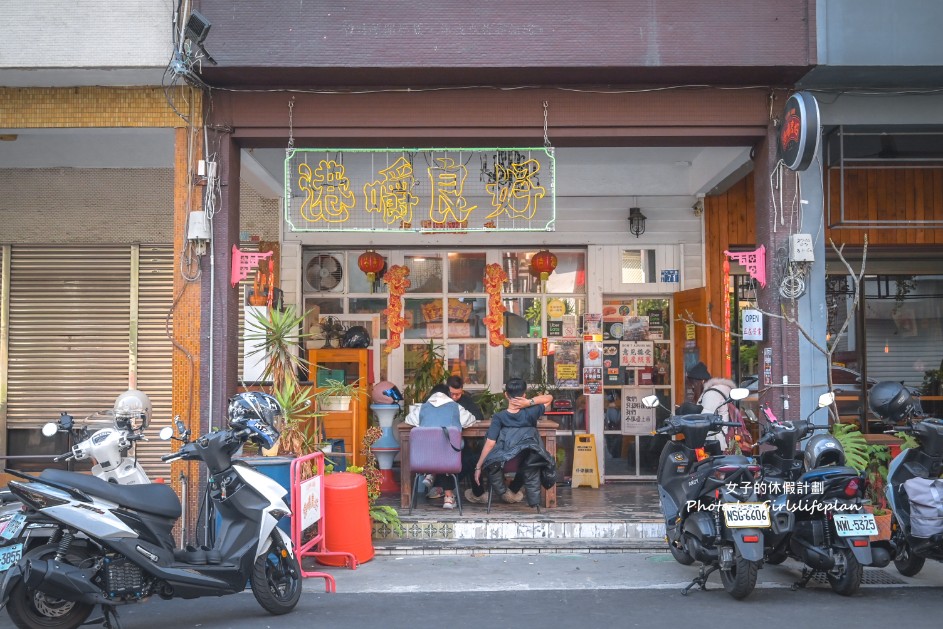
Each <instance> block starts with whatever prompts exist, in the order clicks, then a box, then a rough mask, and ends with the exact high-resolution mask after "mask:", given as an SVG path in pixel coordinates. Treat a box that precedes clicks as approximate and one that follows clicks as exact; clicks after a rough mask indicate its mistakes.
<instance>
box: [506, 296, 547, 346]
mask: <svg viewBox="0 0 943 629" xmlns="http://www.w3.org/2000/svg"><path fill="white" fill-rule="evenodd" d="M504 307H505V308H507V312H505V313H504V336H506V337H507V338H509V339H523V338H528V337H530V338H540V330H541V327H540V321H541V306H540V298H539V297H512V298H510V299H505V300H504Z"/></svg>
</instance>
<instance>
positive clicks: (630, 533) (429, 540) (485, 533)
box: [373, 517, 665, 554]
mask: <svg viewBox="0 0 943 629" xmlns="http://www.w3.org/2000/svg"><path fill="white" fill-rule="evenodd" d="M402 523H403V531H402V532H401V533H400V534H397V533H395V532H393V531H391V530H390V528H389V527H388V526H386V525H382V524H374V527H373V545H374V548H375V549H376V551H377V552H378V553H381V554H423V553H433V552H434V553H439V554H449V553H474V552H524V551H525V550H526V551H535V552H628V551H635V550H652V549H657V548H664V535H665V527H664V524H663V523H661V522H658V521H635V520H591V519H551V518H540V519H529V520H524V519H508V518H506V517H505V518H480V517H466V518H461V519H455V518H448V519H444V518H443V519H440V518H430V517H426V518H421V517H404V518H403V519H402Z"/></svg>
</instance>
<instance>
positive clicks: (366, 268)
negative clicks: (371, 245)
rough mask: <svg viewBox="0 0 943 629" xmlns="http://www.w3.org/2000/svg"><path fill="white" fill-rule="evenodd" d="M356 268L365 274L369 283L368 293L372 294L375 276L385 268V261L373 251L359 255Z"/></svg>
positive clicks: (369, 250)
mask: <svg viewBox="0 0 943 629" xmlns="http://www.w3.org/2000/svg"><path fill="white" fill-rule="evenodd" d="M357 266H358V267H360V270H361V271H363V272H364V273H366V274H367V281H368V282H369V283H370V292H373V283H374V282H376V280H377V274H378V273H379V272H380V271H382V270H383V267H384V266H386V261H385V260H384V259H383V256H381V255H380V254H379V253H377V252H376V251H374V250H373V249H368V250H367V251H365V252H363V253H361V254H360V257H359V258H357Z"/></svg>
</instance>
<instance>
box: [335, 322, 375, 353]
mask: <svg viewBox="0 0 943 629" xmlns="http://www.w3.org/2000/svg"><path fill="white" fill-rule="evenodd" d="M341 347H345V348H348V349H362V348H364V347H370V333H369V332H367V328H365V327H363V326H362V325H353V326H351V327H350V328H349V329H348V330H347V331H346V332H344V338H342V339H341Z"/></svg>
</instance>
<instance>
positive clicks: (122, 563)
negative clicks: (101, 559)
mask: <svg viewBox="0 0 943 629" xmlns="http://www.w3.org/2000/svg"><path fill="white" fill-rule="evenodd" d="M105 578H106V580H107V582H106V584H105V590H106V591H107V592H108V593H109V594H110V595H111V596H119V595H121V594H134V593H136V592H140V591H141V589H143V587H144V575H143V574H142V573H141V569H140V568H139V567H138V566H136V565H135V564H133V563H131V561H130V560H128V559H125V558H123V557H122V558H120V559H114V560H112V561H109V562H108V567H107V569H106V570H105Z"/></svg>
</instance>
